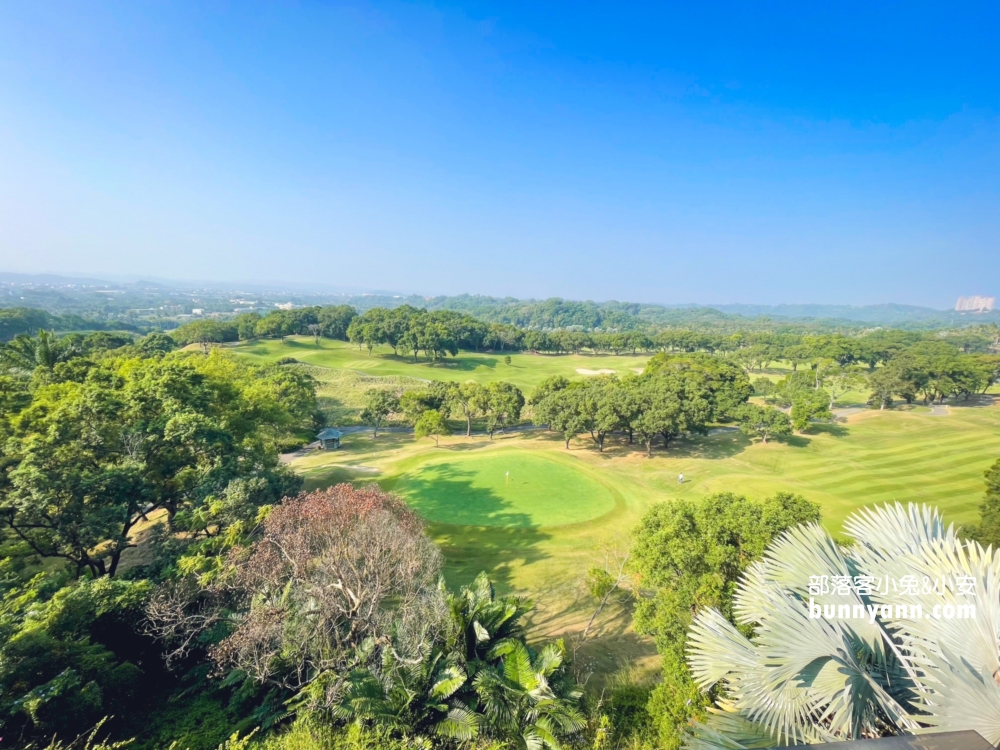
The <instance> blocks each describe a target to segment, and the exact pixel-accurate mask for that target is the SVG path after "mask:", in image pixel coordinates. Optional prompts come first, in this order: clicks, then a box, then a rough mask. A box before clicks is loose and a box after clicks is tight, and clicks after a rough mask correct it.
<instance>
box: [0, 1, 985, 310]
mask: <svg viewBox="0 0 1000 750" xmlns="http://www.w3.org/2000/svg"><path fill="white" fill-rule="evenodd" d="M998 28H1000V6H998V5H997V4H996V3H980V4H977V3H964V4H955V3H940V4H936V5H931V4H921V3H915V2H909V3H894V4H884V3H883V4H879V3H846V2H845V3H801V2H797V3H773V2H754V3H749V2H748V3H714V4H713V3H648V4H628V3H607V4H596V3H558V4H557V3H537V2H535V3H516V2H506V3H495V4H493V3H438V4H433V5H431V4H399V3H370V4H369V3H336V2H299V3H266V4H256V3H251V2H201V3H193V2H192V3H166V2H164V3H139V2H131V3H127V2H119V3H101V2H88V3H75V2H74V3H48V2H37V3H15V2H8V3H0V270H8V271H23V272H55V273H60V272H62V273H88V274H92V275H101V274H105V275H108V274H115V275H119V276H122V275H148V276H155V277H165V278H176V279H214V280H229V279H232V280H258V281H261V280H262V281H275V282H278V281H299V282H310V283H321V284H329V285H330V286H340V287H361V288H369V289H381V290H392V291H402V292H419V293H426V294H438V293H446V294H453V293H461V292H471V293H485V294H494V295H508V294H509V295H513V296H520V297H528V296H535V297H546V296H563V297H567V298H574V299H580V298H589V299H597V300H603V299H627V300H633V301H645V302H665V303H683V302H701V303H724V302H755V303H780V302H830V303H851V304H867V303H876V302H887V301H894V302H904V303H913V304H926V305H931V306H935V307H946V306H950V305H951V304H952V303H953V301H954V298H955V297H957V296H958V295H960V294H996V295H998V296H1000V43H998V37H997V29H998Z"/></svg>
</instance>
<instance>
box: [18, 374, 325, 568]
mask: <svg viewBox="0 0 1000 750" xmlns="http://www.w3.org/2000/svg"><path fill="white" fill-rule="evenodd" d="M72 364H73V363H72V362H70V363H65V365H60V366H57V367H56V368H54V371H53V376H52V378H51V381H50V382H48V383H47V384H45V385H42V386H40V387H38V388H36V389H35V390H34V391H33V392H32V393H31V398H30V402H29V403H27V404H25V405H24V407H23V408H22V409H20V410H19V411H18V412H17V413H16V414H14V415H12V416H10V417H9V423H10V434H9V437H8V438H7V440H6V441H5V443H4V444H3V446H2V457H3V466H4V469H5V473H4V476H3V478H2V480H0V523H2V524H3V526H4V528H5V529H6V530H7V531H8V533H11V534H13V535H15V536H16V537H17V538H18V539H19V540H21V541H22V542H23V543H24V544H26V545H28V547H30V548H31V549H32V550H33V551H34V552H35V553H36V554H38V555H40V556H42V557H53V558H61V559H64V560H66V561H67V562H68V563H69V564H70V565H72V566H73V568H74V570H75V572H76V573H77V574H78V575H79V574H80V573H82V572H84V571H89V572H90V573H91V574H92V575H94V576H100V575H105V574H106V575H114V574H115V572H116V570H117V568H118V564H119V562H120V560H121V555H122V553H123V552H124V551H125V550H126V549H127V548H129V547H130V546H132V545H133V541H132V538H131V531H132V529H133V527H134V526H135V524H136V523H138V522H139V521H140V520H142V519H144V518H146V517H147V516H148V515H149V513H151V512H153V511H155V510H157V509H160V508H163V509H165V510H166V511H167V512H168V513H169V515H170V516H171V517H174V516H175V515H176V514H177V513H180V512H190V511H192V510H195V509H197V508H201V507H206V506H210V505H211V504H212V503H213V502H215V500H216V498H218V497H220V496H223V495H224V494H225V493H226V491H227V489H228V487H229V486H230V483H232V482H233V481H234V480H237V479H242V480H246V479H249V478H252V477H259V478H261V479H262V480H264V481H265V482H266V483H267V484H268V485H269V486H270V487H272V488H273V492H272V493H271V497H270V499H271V500H272V501H273V500H275V499H279V498H280V497H281V496H282V494H283V493H285V492H286V491H288V490H289V489H294V487H295V486H296V480H295V478H294V477H293V476H292V475H291V474H290V473H288V472H287V471H286V470H285V469H283V468H281V467H280V466H279V464H278V457H277V450H276V441H277V440H278V439H279V438H280V437H281V436H282V435H284V434H286V433H287V432H289V431H291V430H296V429H299V428H301V427H303V426H305V425H306V424H308V421H309V419H310V417H311V414H312V412H313V411H314V410H315V392H314V388H313V384H312V382H311V380H310V379H309V378H308V376H306V375H303V374H300V373H296V372H294V371H291V370H288V369H281V368H277V367H268V368H258V367H254V366H250V365H246V364H243V363H239V362H236V361H234V360H232V359H230V358H228V357H226V356H224V355H222V354H214V355H212V356H210V357H205V358H202V357H172V358H164V359H161V358H151V359H140V358H104V359H101V360H99V361H97V362H94V363H89V365H88V366H86V367H82V368H76V367H71V366H70V365H72Z"/></svg>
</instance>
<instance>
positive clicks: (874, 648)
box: [686, 503, 1000, 750]
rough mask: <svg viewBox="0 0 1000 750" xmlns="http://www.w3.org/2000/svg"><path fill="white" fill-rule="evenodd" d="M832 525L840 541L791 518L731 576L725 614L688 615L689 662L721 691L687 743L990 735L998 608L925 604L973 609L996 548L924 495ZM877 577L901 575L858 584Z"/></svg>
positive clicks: (703, 683)
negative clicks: (733, 582) (973, 537)
mask: <svg viewBox="0 0 1000 750" xmlns="http://www.w3.org/2000/svg"><path fill="white" fill-rule="evenodd" d="M845 530H846V532H847V534H848V535H849V536H850V537H851V538H852V539H853V544H850V545H843V546H842V545H839V544H837V543H836V542H835V541H834V540H833V539H832V538H831V536H830V535H829V534H828V533H827V532H826V531H825V530H824V529H823V528H822V527H821V526H820V525H819V524H815V523H813V524H810V525H808V526H802V527H799V528H795V529H790V530H789V531H787V532H786V533H785V534H783V535H782V536H781V537H780V538H778V539H777V540H776V541H775V542H774V543H773V545H772V546H771V547H770V548H769V549H768V552H767V554H766V555H765V556H764V558H763V559H762V560H760V561H759V562H757V563H755V564H754V565H753V567H752V568H751V569H750V571H749V572H748V574H747V575H746V576H745V577H744V578H743V579H742V580H741V581H740V582H739V584H738V586H737V591H736V595H735V597H734V600H733V607H732V612H733V614H735V624H734V621H733V619H732V617H731V616H730V615H728V614H726V613H723V612H721V611H719V610H718V609H715V608H704V609H702V611H701V612H699V614H698V615H697V616H696V618H695V621H694V623H693V625H692V628H691V634H690V638H689V657H688V664H689V667H690V670H691V674H692V676H693V677H694V679H695V681H696V683H697V684H698V686H699V687H700V688H701V689H702V690H708V689H710V688H712V687H714V686H716V685H721V686H724V695H725V700H724V702H722V701H720V702H719V703H718V704H717V705H714V706H711V707H710V708H709V709H708V711H707V712H706V713H707V715H706V716H704V717H700V718H701V721H699V722H697V723H696V724H695V725H694V726H693V727H692V729H691V735H690V739H689V740H688V742H687V743H686V745H687V747H690V748H696V749H699V750H707V749H708V748H733V747H751V746H752V747H767V746H771V745H773V744H778V743H781V744H813V743H822V742H838V741H848V740H859V739H865V738H871V737H879V736H890V735H899V734H911V733H920V732H922V731H925V730H933V731H936V732H948V731H955V730H960V729H962V730H968V729H972V730H976V731H978V732H979V733H980V734H982V736H983V737H984V738H985V739H986V740H988V741H989V742H990V743H991V744H996V743H998V742H1000V686H998V684H997V682H996V679H995V678H994V677H993V675H996V674H998V672H1000V657H998V652H997V646H996V636H995V635H994V633H995V632H996V630H997V628H1000V615H998V613H997V610H996V608H995V607H986V608H985V610H984V609H983V608H982V606H980V607H979V608H978V611H976V613H975V614H974V615H972V616H966V617H963V616H961V615H959V616H957V617H951V618H948V617H942V616H937V613H940V612H942V611H943V612H945V613H946V612H947V611H948V610H949V609H950V610H951V611H952V612H956V611H957V612H961V610H962V609H964V608H966V607H972V608H973V609H974V610H975V609H976V607H975V605H976V603H977V602H979V603H981V602H982V601H983V598H984V593H983V592H984V591H985V590H988V589H989V587H991V586H992V581H993V580H994V576H995V570H996V567H997V565H998V563H1000V561H998V559H997V551H996V550H992V549H991V550H988V551H987V550H985V549H983V548H982V547H981V546H980V545H979V544H977V543H976V542H972V543H966V542H965V541H963V540H962V539H961V538H960V537H959V536H958V535H957V534H956V533H955V529H954V527H953V526H947V527H946V526H945V524H944V522H943V521H942V519H941V517H940V515H939V513H938V511H937V509H936V508H932V507H930V506H926V505H923V506H917V505H913V504H911V505H909V506H907V507H905V508H904V507H903V506H902V505H900V504H898V503H897V504H895V505H886V506H883V507H879V508H870V509H864V510H861V511H858V512H856V513H854V514H853V515H852V516H851V517H850V518H848V520H847V522H846V523H845ZM890 579H891V580H893V581H899V582H901V585H899V586H894V587H893V588H894V589H896V590H891V589H889V590H886V591H882V590H881V587H876V586H873V585H867V584H866V582H868V581H878V580H890ZM921 580H922V581H923V582H924V583H926V582H927V581H934V582H940V581H949V582H950V583H945V584H943V585H941V584H938V583H935V584H934V585H921ZM956 581H957V582H958V583H957V584H956V583H955V582H956ZM859 582H860V583H859ZM963 583H964V590H963ZM970 593H971V596H970ZM924 613H926V614H924ZM932 613H933V615H932Z"/></svg>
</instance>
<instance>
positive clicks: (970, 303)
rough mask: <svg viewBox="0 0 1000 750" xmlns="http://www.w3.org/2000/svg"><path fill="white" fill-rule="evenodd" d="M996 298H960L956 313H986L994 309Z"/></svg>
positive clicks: (956, 305) (956, 304)
mask: <svg viewBox="0 0 1000 750" xmlns="http://www.w3.org/2000/svg"><path fill="white" fill-rule="evenodd" d="M994 299H995V298H994V297H978V296H974V297H959V298H958V302H956V303H955V311H956V312H974V313H984V312H990V311H991V310H992V309H993V302H994Z"/></svg>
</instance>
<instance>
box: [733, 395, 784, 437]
mask: <svg viewBox="0 0 1000 750" xmlns="http://www.w3.org/2000/svg"><path fill="white" fill-rule="evenodd" d="M738 417H739V420H740V430H741V431H742V432H743V434H744V435H746V436H747V437H750V438H755V437H757V438H760V439H761V441H762V442H763V443H765V444H766V443H767V441H768V438H772V437H786V436H788V435H791V434H792V420H791V417H789V416H788V415H787V414H785V412H783V411H781V410H780V409H775V408H774V407H773V406H757V405H756V404H746V405H744V406H743V408H742V409H741V410H740V411H739V414H738Z"/></svg>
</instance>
